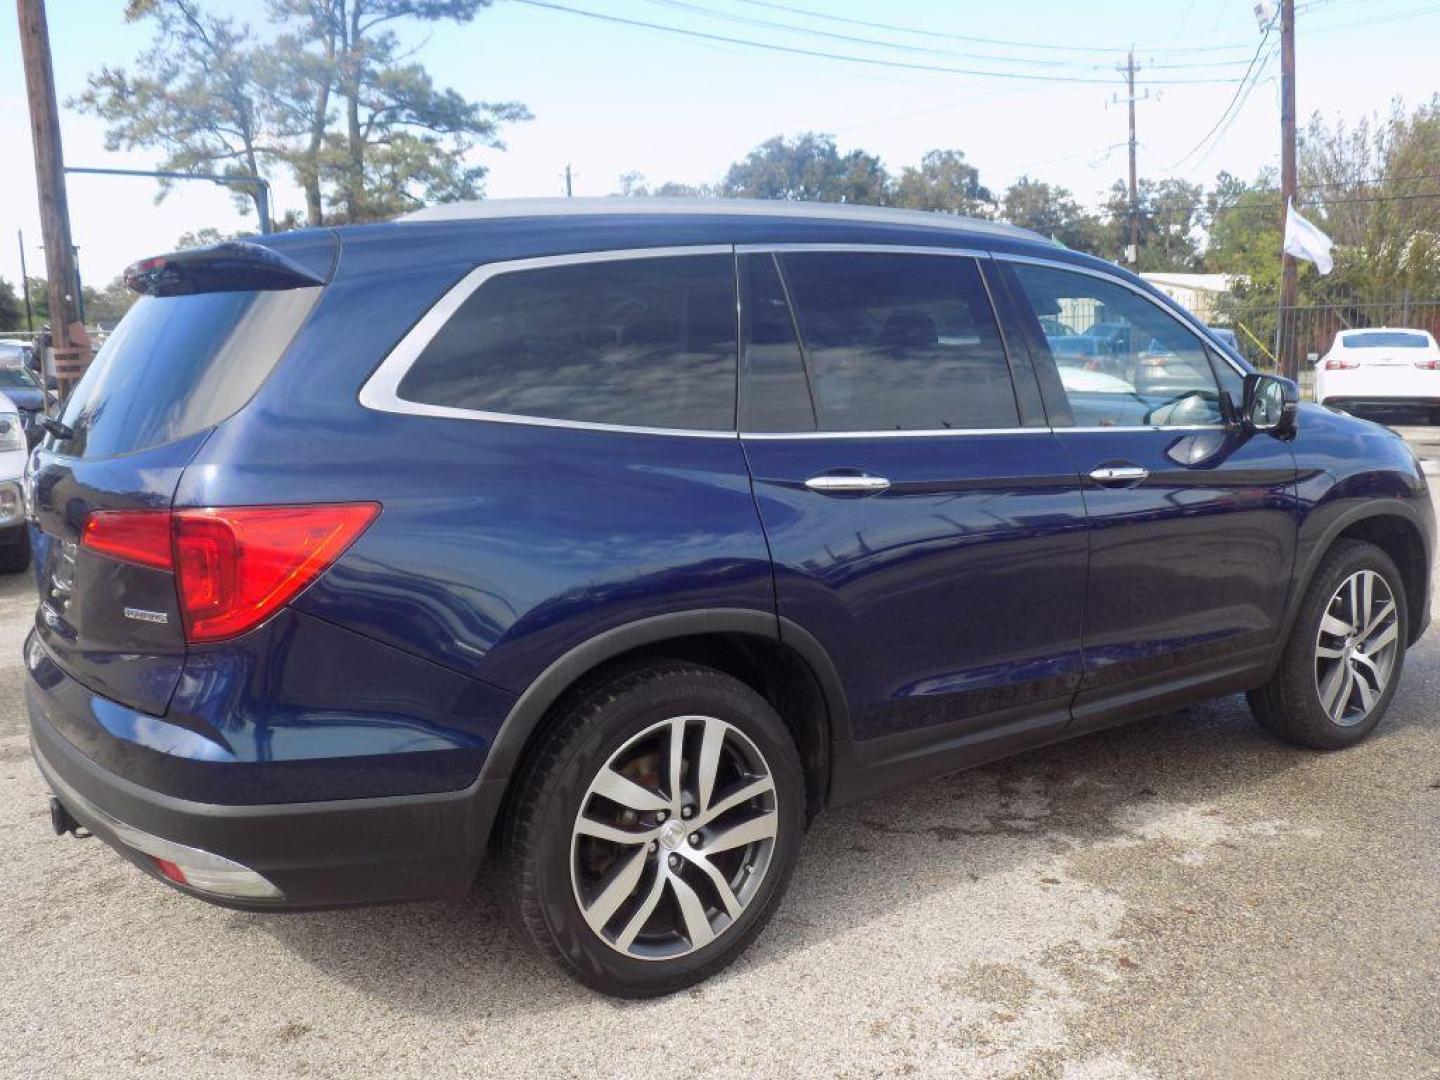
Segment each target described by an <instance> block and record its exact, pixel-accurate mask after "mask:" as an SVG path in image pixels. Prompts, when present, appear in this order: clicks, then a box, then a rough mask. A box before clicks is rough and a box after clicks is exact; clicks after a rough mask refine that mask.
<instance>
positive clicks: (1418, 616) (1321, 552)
mask: <svg viewBox="0 0 1440 1080" xmlns="http://www.w3.org/2000/svg"><path fill="white" fill-rule="evenodd" d="M1385 517H1392V518H1400V519H1402V520H1404V521H1405V523H1406V524H1407V525H1409V526H1410V527H1411V528H1413V529H1414V530H1415V531H1416V532H1417V533H1418V534H1419V536H1420V544H1421V548H1422V549H1423V550H1424V552H1425V555H1426V557H1427V559H1429V560H1433V559H1434V556H1435V553H1434V550H1433V547H1434V543H1433V541H1434V538H1433V536H1432V534H1431V531H1430V530H1429V529H1428V528H1427V527H1426V521H1425V516H1424V514H1423V513H1422V512H1421V511H1420V510H1419V509H1418V508H1417V507H1415V506H1412V505H1411V504H1410V503H1409V502H1402V501H1383V502H1381V501H1377V502H1373V503H1362V504H1360V505H1357V506H1351V507H1348V508H1346V509H1344V510H1341V511H1339V512H1338V513H1337V514H1336V516H1335V517H1334V519H1333V520H1331V521H1330V522H1329V523H1328V524H1327V525H1326V526H1325V530H1324V532H1322V533H1321V534H1320V535H1319V537H1318V538H1317V539H1316V540H1315V541H1314V542H1313V543H1312V544H1311V545H1310V546H1309V550H1308V552H1307V553H1306V555H1305V563H1304V565H1303V566H1301V565H1299V564H1298V562H1297V565H1296V568H1295V573H1294V575H1293V576H1292V577H1291V589H1290V596H1289V597H1288V598H1287V600H1286V602H1285V618H1284V621H1283V623H1282V625H1281V628H1280V633H1279V634H1278V635H1276V640H1275V645H1274V648H1273V650H1272V653H1271V658H1270V660H1271V667H1272V669H1273V668H1274V666H1275V665H1276V664H1278V663H1279V662H1280V656H1281V654H1282V653H1283V652H1284V651H1285V643H1286V641H1288V640H1289V638H1290V631H1291V629H1292V627H1293V626H1294V625H1295V619H1296V617H1297V616H1298V615H1299V614H1300V605H1301V603H1302V602H1303V601H1304V599H1305V594H1306V592H1308V591H1309V589H1310V583H1311V582H1312V581H1313V580H1314V579H1315V571H1316V570H1318V569H1319V567H1320V562H1321V560H1323V559H1324V558H1325V553H1326V552H1327V551H1329V550H1330V548H1331V547H1332V546H1334V544H1335V541H1336V540H1338V539H1339V538H1340V534H1341V533H1343V532H1344V531H1345V530H1346V529H1348V528H1350V527H1351V526H1352V525H1355V524H1356V523H1357V522H1361V521H1366V520H1369V519H1371V518H1385ZM1429 573H1430V569H1429V562H1427V564H1426V576H1427V581H1426V584H1427V586H1428V584H1429V581H1428V578H1429ZM1402 585H1403V583H1402ZM1429 593H1430V590H1429V588H1426V589H1425V590H1424V596H1425V606H1424V608H1422V610H1420V611H1410V612H1409V619H1410V626H1409V630H1410V635H1409V636H1410V640H1409V641H1407V642H1406V645H1407V646H1409V645H1413V644H1415V642H1416V641H1417V640H1419V638H1420V635H1421V634H1423V633H1424V632H1425V628H1426V626H1428V625H1429V622H1430V611H1429V603H1430V598H1429ZM1406 599H1407V600H1408V599H1409V598H1408V596H1407V598H1406Z"/></svg>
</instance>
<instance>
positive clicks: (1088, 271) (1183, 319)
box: [991, 251, 1250, 427]
mask: <svg viewBox="0 0 1440 1080" xmlns="http://www.w3.org/2000/svg"><path fill="white" fill-rule="evenodd" d="M991 258H993V259H995V260H997V261H999V262H1011V263H1025V264H1027V265H1030V266H1043V267H1046V268H1047V269H1050V270H1068V271H1070V272H1071V273H1072V274H1083V275H1085V276H1086V277H1092V278H1098V279H1100V280H1101V281H1108V282H1109V283H1110V284H1111V285H1119V286H1120V287H1121V288H1122V289H1129V290H1130V291H1131V292H1132V293H1134V294H1135V295H1136V296H1139V297H1142V298H1143V299H1145V300H1148V301H1150V303H1151V304H1153V305H1155V307H1157V308H1159V309H1160V310H1161V311H1163V312H1164V313H1165V314H1166V315H1168V316H1170V318H1172V319H1174V320H1175V321H1176V322H1179V323H1180V324H1181V325H1182V326H1184V327H1185V328H1186V329H1187V330H1189V331H1190V332H1191V333H1197V332H1198V336H1199V338H1200V344H1201V345H1203V346H1205V347H1206V348H1207V349H1209V350H1210V351H1211V352H1216V353H1219V354H1220V356H1221V358H1222V359H1224V361H1225V362H1226V363H1227V364H1229V365H1230V366H1231V367H1232V368H1234V369H1235V372H1236V374H1238V375H1240V376H1241V377H1242V378H1243V377H1244V376H1246V375H1249V374H1250V372H1248V371H1246V370H1245V369H1244V368H1242V367H1241V366H1240V365H1239V364H1237V363H1236V362H1235V358H1234V357H1233V356H1231V355H1230V354H1229V353H1228V352H1227V351H1226V350H1224V349H1222V348H1219V347H1217V346H1216V345H1215V344H1214V343H1213V342H1212V341H1211V340H1210V332H1209V329H1208V328H1207V327H1206V326H1205V324H1204V323H1202V322H1201V321H1200V320H1199V319H1197V318H1195V316H1193V315H1191V314H1190V312H1188V311H1186V310H1185V309H1184V308H1180V312H1179V314H1177V313H1176V312H1175V311H1174V310H1172V309H1171V308H1170V307H1168V306H1167V305H1165V304H1162V303H1161V302H1160V301H1159V300H1157V299H1155V297H1153V296H1151V295H1150V293H1148V292H1146V291H1145V290H1144V289H1142V288H1140V287H1139V286H1138V285H1135V284H1134V283H1133V282H1129V281H1126V280H1125V279H1124V278H1120V277H1116V276H1115V275H1114V274H1111V273H1108V272H1106V271H1104V270H1096V269H1095V268H1094V267H1092V266H1078V265H1076V264H1075V263H1068V262H1062V261H1060V260H1059V259H1045V258H1041V257H1039V256H1036V255H1017V254H1014V253H1012V252H1008V251H995V252H991ZM1221 426H1222V427H1224V426H1226V425H1223V424H1222V425H1221Z"/></svg>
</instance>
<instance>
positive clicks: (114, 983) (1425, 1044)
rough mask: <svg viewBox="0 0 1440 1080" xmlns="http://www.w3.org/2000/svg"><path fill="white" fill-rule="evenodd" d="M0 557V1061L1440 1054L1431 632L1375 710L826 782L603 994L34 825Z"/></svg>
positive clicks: (1420, 1071)
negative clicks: (807, 829) (794, 841)
mask: <svg viewBox="0 0 1440 1080" xmlns="http://www.w3.org/2000/svg"><path fill="white" fill-rule="evenodd" d="M32 605H33V600H32V591H31V586H30V583H29V581H28V580H27V579H26V578H25V576H24V575H20V576H17V577H11V578H7V579H0V703H3V704H0V841H3V845H4V850H5V853H6V855H7V858H6V859H5V861H4V864H3V871H0V987H3V988H4V993H3V994H0V1076H3V1077H14V1078H17V1080H18V1078H21V1077H47V1078H48V1077H77V1078H78V1077H86V1078H89V1077H96V1076H103V1077H107V1078H110V1077H131V1076H135V1077H184V1078H187V1080H190V1078H199V1077H223V1078H226V1080H238V1078H243V1077H266V1078H269V1077H356V1076H385V1077H411V1076H416V1077H424V1078H426V1080H440V1078H444V1077H481V1076H577V1077H594V1076H631V1075H643V1076H647V1077H656V1076H665V1075H726V1076H728V1075H747V1076H750V1075H757V1076H758V1075H764V1076H797V1075H804V1076H820V1075H836V1076H870V1075H880V1074H885V1075H889V1074H897V1075H900V1074H910V1075H918V1076H957V1075H963V1076H975V1077H1056V1078H1063V1080H1134V1078H1153V1077H1167V1078H1168V1077H1217V1078H1227V1080H1228V1078H1233V1077H1241V1076H1262V1077H1267V1078H1268V1077H1296V1078H1305V1080H1312V1078H1314V1077H1325V1078H1327V1080H1330V1078H1339V1077H1366V1078H1369V1077H1386V1078H1400V1077H1440V750H1437V739H1440V709H1437V702H1440V645H1437V636H1440V635H1437V633H1436V632H1435V631H1432V632H1431V634H1430V635H1429V636H1427V638H1426V639H1425V640H1424V641H1422V642H1421V644H1420V645H1419V646H1418V647H1417V648H1415V649H1414V650H1413V651H1412V652H1411V654H1410V656H1409V659H1408V661H1407V666H1406V671H1405V677H1404V682H1403V684H1402V685H1401V687H1400V690H1399V693H1398V695H1397V696H1396V698H1395V701H1394V705H1393V707H1392V710H1391V714H1390V716H1389V718H1388V720H1387V721H1386V723H1385V725H1384V726H1383V727H1382V728H1381V729H1380V732H1379V733H1378V734H1377V736H1376V737H1375V738H1373V739H1372V740H1370V741H1369V742H1367V743H1366V744H1364V745H1363V746H1361V747H1359V748H1357V749H1354V750H1351V751H1348V752H1345V753H1339V754H1328V755H1324V754H1315V753H1309V752H1305V751H1300V750H1294V749H1291V748H1288V747H1286V746H1282V745H1280V744H1278V743H1276V742H1274V741H1272V740H1271V739H1269V738H1267V737H1265V736H1264V735H1263V734H1262V733H1261V732H1260V731H1259V729H1258V728H1257V727H1256V726H1255V725H1254V724H1253V723H1252V721H1251V720H1250V717H1249V715H1248V713H1247V711H1246V708H1245V703H1244V701H1243V700H1242V699H1240V698H1226V699H1222V700H1219V701H1216V702H1214V703H1212V704H1208V705H1206V706H1204V707H1200V708H1195V709H1190V710H1187V711H1184V712H1180V713H1174V714H1171V715H1168V716H1164V717H1161V718H1158V719H1155V720H1151V721H1146V722H1143V723H1139V724H1135V725H1132V726H1130V727H1127V728H1121V729H1118V730H1115V731H1111V732H1106V733H1103V734H1100V735H1095V736H1090V737H1086V738H1082V739H1079V740H1076V741H1074V742H1071V743H1068V744H1064V745H1061V746H1057V747H1054V748H1051V749H1047V750H1044V751H1038V752H1032V753H1029V754H1026V755H1024V756H1022V757H1019V758H1015V759H1012V760H1010V761H1008V762H1004V763H1001V764H998V765H995V766H991V767H987V768H983V769H979V770H975V771H972V772H969V773H964V774H960V775H958V776H954V777H951V778H948V779H945V780H941V781H938V782H935V783H929V784H924V785H920V786H916V787H914V788H913V789H910V790H907V791H904V792H901V793H898V794H895V795H892V796H889V797H885V798H880V799H875V800H872V801H870V802H868V803H865V804H863V805H861V806H857V807H852V808H848V809H845V810H841V811H836V812H834V813H831V814H828V815H826V816H825V817H823V818H821V820H820V821H819V822H818V823H817V825H816V827H815V828H814V829H813V830H812V832H811V833H810V835H809V836H808V837H807V839H806V843H805V846H804V852H803V855H802V859H801V862H800V866H799V869H798V871H797V873H796V875H795V880H794V883H793V885H792V886H791V890H790V894H789V896H788V898H787V899H786V901H785V903H784V905H783V907H782V909H781V910H780V912H779V913H778V914H777V916H776V917H775V919H774V921H773V922H772V924H771V926H770V928H769V929H768V930H767V932H766V933H765V934H764V936H763V937H762V938H761V939H760V940H759V942H757V944H756V946H755V947H754V948H753V949H752V950H751V951H750V952H749V953H748V954H747V956H746V957H745V958H743V959H742V960H741V961H740V962H739V963H738V964H737V965H736V966H735V967H734V968H732V969H731V970H730V971H729V972H727V973H726V974H725V975H723V976H722V977H720V978H719V979H717V980H714V981H712V982H710V983H708V984H706V985H704V986H701V987H699V988H697V989H695V990H692V991H689V992H687V993H683V994H680V995H677V996H675V997H672V998H669V999H666V1000H663V1001H658V1002H650V1003H640V1004H635V1003H630V1004H621V1003H616V1002H613V1001H609V1000H606V999H603V998H599V997H596V996H594V995H592V994H590V993H588V992H586V991H584V990H582V989H580V988H579V987H577V986H575V985H574V984H572V983H570V982H569V981H568V980H567V979H565V978H564V977H563V976H561V975H559V974H557V973H555V972H554V971H552V970H551V969H550V968H549V967H548V966H546V965H545V964H543V963H541V962H539V961H537V960H535V959H533V958H532V957H531V956H530V955H529V954H528V953H527V952H526V951H525V950H524V949H523V948H522V947H521V946H520V945H519V944H518V942H517V941H516V940H515V939H514V938H513V937H512V935H511V934H510V932H509V931H508V929H507V928H506V926H505V925H504V923H503V922H502V921H501V920H500V918H499V917H498V916H497V914H496V912H495V907H494V904H493V902H492V898H491V897H490V895H489V894H488V893H487V891H486V887H485V885H484V884H483V883H482V884H481V886H480V887H478V888H477V890H476V894H475V895H474V896H473V897H472V898H471V899H470V900H469V901H466V902H463V903H450V904H436V905H415V906H408V907H395V908H381V909H368V910H361V911H351V912H334V913H327V914H312V915H290V916H255V915H245V914H237V913H232V912H227V911H222V910H220V909H217V908H212V907H209V906H208V905H205V904H201V903H198V902H196V901H193V900H190V899H186V898H183V897H180V896H178V895H176V894H174V893H171V892H169V891H168V890H166V888H165V887H164V886H162V885H160V884H158V883H156V882H154V881H151V880H149V879H146V878H144V877H142V876H141V875H140V874H139V873H138V872H137V871H135V870H134V869H132V868H131V867H130V866H129V865H128V864H125V863H123V862H122V861H121V860H120V859H119V858H117V857H116V856H114V855H113V854H111V853H110V851H109V850H108V849H106V848H105V847H103V846H102V845H101V844H100V843H98V842H77V841H75V840H72V839H68V838H67V839H63V840H61V839H56V838H55V837H53V836H52V835H51V833H50V826H49V819H48V813H47V809H46V801H45V796H46V790H45V788H44V785H43V784H42V782H41V780H40V779H39V777H38V775H37V774H36V772H35V769H34V766H33V765H32V764H31V762H30V760H29V752H28V747H27V741H26V735H25V724H24V707H23V704H22V696H21V685H22V678H23V671H22V668H21V664H20V662H19V653H20V643H21V640H22V638H23V636H24V633H25V631H26V629H27V627H28V625H29V623H30V619H31V614H32V610H33V606H32Z"/></svg>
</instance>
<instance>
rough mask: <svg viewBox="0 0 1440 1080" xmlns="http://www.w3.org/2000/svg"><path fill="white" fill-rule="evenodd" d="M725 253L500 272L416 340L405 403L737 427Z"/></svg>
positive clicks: (732, 313)
mask: <svg viewBox="0 0 1440 1080" xmlns="http://www.w3.org/2000/svg"><path fill="white" fill-rule="evenodd" d="M735 365H736V295H735V263H734V258H733V257H732V256H731V255H729V254H713V255H711V254H707V255H678V256H656V257H650V258H627V259H604V260H599V261H586V262H576V263H569V264H565V263H562V264H560V265H555V266H546V267H538V268H534V269H528V270H516V271H510V272H506V273H501V274H498V275H496V276H495V277H492V278H490V279H488V280H487V281H485V282H484V283H482V284H481V285H480V287H479V288H478V289H476V290H475V292H474V293H472V294H471V295H470V296H469V298H467V299H466V300H465V301H464V303H462V304H461V305H460V308H459V309H458V310H457V311H456V312H455V314H454V316H453V317H452V318H451V319H450V320H449V322H447V323H446V324H445V325H444V326H443V327H442V328H441V329H440V331H439V332H438V333H437V334H436V335H435V336H434V337H433V338H432V339H431V340H430V342H429V343H428V344H427V345H426V346H425V348H424V349H423V351H422V352H421V353H420V355H419V357H417V358H416V360H415V362H414V364H412V365H411V367H410V369H409V371H407V372H406V374H405V376H404V378H403V379H402V380H401V381H400V385H399V387H398V388H397V393H398V396H399V397H401V398H402V399H404V400H406V401H411V402H418V403H421V404H426V405H438V406H443V407H449V408H457V409H467V410H476V411H480V412H490V413H503V414H508V415H513V416H525V417H536V418H543V419H550V420H566V421H576V422H580V423H596V424H617V425H624V426H628V427H647V428H668V429H682V430H691V431H734V430H735V376H736V366H735Z"/></svg>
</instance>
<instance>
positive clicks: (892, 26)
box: [736, 0, 1248, 53]
mask: <svg viewBox="0 0 1440 1080" xmlns="http://www.w3.org/2000/svg"><path fill="white" fill-rule="evenodd" d="M736 2H737V3H741V4H749V5H751V6H752V7H762V8H770V9H772V10H774V11H785V12H789V13H790V14H792V15H808V16H810V17H811V18H814V19H825V20H827V21H829V22H837V23H846V24H848V25H850V26H865V27H869V28H870V29H871V30H893V31H895V32H897V33H901V34H915V35H918V36H921V37H933V38H943V39H945V40H947V41H969V42H974V43H977V44H981V45H1009V46H1013V47H1018V48H1022V49H1044V50H1048V51H1052V52H1071V53H1113V52H1116V51H1117V50H1116V49H1115V47H1114V46H1113V45H1052V44H1047V43H1043V42H1036V41H1017V40H1015V39H1013V38H992V37H976V36H974V35H971V34H947V33H944V32H942V31H939V30H930V29H922V28H920V27H916V26H901V25H899V24H898V23H885V22H873V21H871V20H868V19H853V18H847V17H845V16H843V15H832V14H830V13H829V12H827V11H815V10H813V9H809V8H801V7H795V6H793V5H791V4H779V3H775V2H773V0H736ZM1244 48H1248V44H1246V43H1241V44H1236V45H1192V46H1187V47H1183V48H1163V49H1137V50H1136V52H1141V53H1172V52H1182V53H1193V52H1234V51H1236V50H1237V49H1244Z"/></svg>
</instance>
